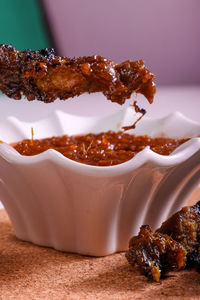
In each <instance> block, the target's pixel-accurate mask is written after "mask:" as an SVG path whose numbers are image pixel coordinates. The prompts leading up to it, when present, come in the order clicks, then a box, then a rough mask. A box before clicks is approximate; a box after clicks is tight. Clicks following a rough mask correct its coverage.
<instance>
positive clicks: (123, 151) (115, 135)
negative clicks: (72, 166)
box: [13, 131, 188, 166]
mask: <svg viewBox="0 0 200 300" xmlns="http://www.w3.org/2000/svg"><path fill="white" fill-rule="evenodd" d="M187 140H188V139H171V138H164V137H160V138H150V137H148V136H134V135H131V134H127V133H123V132H112V131H108V132H103V133H99V134H87V135H77V136H67V135H64V136H61V137H52V138H45V139H41V140H36V139H30V140H23V141H21V142H18V143H16V144H14V145H13V147H14V148H15V149H16V150H17V151H18V152H19V153H20V154H22V155H36V154H39V153H41V152H44V151H45V150H48V149H55V150H57V151H59V152H61V153H62V154H63V155H64V156H66V157H68V158H70V159H72V160H75V161H78V162H81V163H85V164H89V165H96V166H112V165H117V164H120V163H123V162H125V161H127V160H129V159H131V158H132V157H134V156H135V155H136V154H137V153H138V152H139V151H141V150H143V149H144V148H145V147H146V146H150V147H151V149H152V150H153V151H155V152H157V153H159V154H162V155H169V154H170V153H171V152H172V151H173V150H174V149H175V148H176V147H178V146H179V145H181V144H182V143H184V142H186V141H187Z"/></svg>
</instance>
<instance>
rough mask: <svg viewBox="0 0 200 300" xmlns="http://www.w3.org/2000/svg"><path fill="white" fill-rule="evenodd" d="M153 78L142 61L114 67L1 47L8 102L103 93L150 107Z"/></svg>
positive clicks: (0, 73)
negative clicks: (135, 97)
mask: <svg viewBox="0 0 200 300" xmlns="http://www.w3.org/2000/svg"><path fill="white" fill-rule="evenodd" d="M153 79H154V75H153V74H152V73H151V72H150V71H149V70H148V69H147V68H146V67H145V65H144V62H143V61H142V60H139V61H134V62H131V61H130V60H127V61H125V62H123V63H121V64H116V63H114V62H112V61H111V60H109V59H106V58H104V57H102V56H90V57H79V58H73V59H70V58H67V57H60V56H56V55H55V52H54V49H47V48H46V49H43V50H40V51H31V50H25V51H17V50H16V49H15V48H13V47H12V46H11V45H4V44H2V45H0V90H1V91H2V92H3V93H4V94H6V95H7V96H8V97H10V98H14V99H21V97H22V95H24V96H26V97H27V99H28V100H34V99H38V100H41V101H44V102H52V101H54V100H55V99H56V98H60V99H62V100H64V99H68V98H70V97H74V96H78V95H80V94H82V93H85V92H88V93H94V92H102V93H103V94H104V95H105V96H106V97H107V99H109V100H111V101H113V102H117V103H119V104H123V103H124V102H125V100H126V99H128V98H130V96H131V94H132V93H133V92H136V93H141V94H143V95H144V96H145V97H146V98H147V100H148V101H149V102H150V103H152V102H153V98H154V94H155V92H156V88H155V84H154V82H153Z"/></svg>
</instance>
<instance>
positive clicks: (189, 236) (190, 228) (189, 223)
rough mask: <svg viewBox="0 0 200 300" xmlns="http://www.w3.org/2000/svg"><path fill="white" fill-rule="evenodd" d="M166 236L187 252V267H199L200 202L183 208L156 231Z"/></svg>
mask: <svg viewBox="0 0 200 300" xmlns="http://www.w3.org/2000/svg"><path fill="white" fill-rule="evenodd" d="M157 232H159V233H163V234H168V235H169V236H170V237H172V238H173V239H174V240H175V241H177V242H179V243H180V244H181V245H182V246H183V247H184V248H185V249H186V250H187V258H188V259H187V265H188V266H191V265H193V264H199V266H200V201H199V202H197V203H196V204H195V205H194V206H190V207H187V206H186V207H183V208H182V209H181V210H180V211H179V212H177V213H175V214H174V215H173V216H171V217H170V218H169V219H168V220H166V221H165V222H164V223H163V224H162V226H161V227H160V228H159V229H158V230H157Z"/></svg>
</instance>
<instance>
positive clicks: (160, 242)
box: [126, 225, 186, 282]
mask: <svg viewBox="0 0 200 300" xmlns="http://www.w3.org/2000/svg"><path fill="white" fill-rule="evenodd" d="M126 258H127V260H128V262H129V263H130V264H131V265H133V266H135V267H136V268H138V269H139V270H140V271H141V272H142V273H143V274H145V275H146V276H147V277H149V278H151V279H153V280H155V281H157V282H159V281H160V277H161V276H162V275H165V274H167V273H168V272H169V271H173V270H181V269H183V268H184V267H185V262H186V251H185V249H184V247H183V246H182V245H181V244H179V243H177V242H176V241H174V240H173V239H172V238H171V237H169V236H168V235H166V234H161V233H158V232H156V233H153V232H152V230H151V228H150V227H149V226H148V225H145V226H142V227H141V228H140V232H139V234H138V236H134V237H132V239H131V240H130V242H129V250H128V251H127V252H126Z"/></svg>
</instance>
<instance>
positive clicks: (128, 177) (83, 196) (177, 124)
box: [0, 108, 200, 256]
mask: <svg viewBox="0 0 200 300" xmlns="http://www.w3.org/2000/svg"><path fill="white" fill-rule="evenodd" d="M134 117H135V113H134V111H133V109H132V108H128V109H126V110H124V111H120V112H118V113H116V114H114V115H112V116H108V117H104V118H86V117H77V116H73V115H68V114H66V113H63V112H60V111H57V112H55V113H54V114H53V115H51V116H50V117H49V118H47V119H45V120H41V121H39V122H36V123H24V122H20V121H19V120H17V119H15V118H13V117H9V118H8V119H7V120H5V121H4V122H2V123H1V124H0V140H2V141H4V143H2V144H0V199H1V200H2V202H3V204H4V207H5V209H6V210H7V212H8V215H9V217H10V219H11V222H12V224H13V227H14V231H15V233H16V236H17V237H18V238H19V239H21V240H24V241H30V242H32V243H35V244H37V245H41V246H47V247H53V248H55V249H58V250H61V251H67V252H74V253H80V254H85V255H92V256H104V255H108V254H111V253H114V252H118V251H124V250H126V249H127V247H128V241H129V239H130V237H131V236H132V235H133V234H136V233H137V232H138V230H139V227H140V226H141V225H142V224H149V225H151V226H152V227H153V228H157V227H159V226H160V224H161V222H162V221H163V220H164V219H166V218H167V217H168V216H169V215H171V214H172V213H174V212H175V211H177V210H178V209H179V208H180V207H182V206H183V205H184V204H185V203H186V201H187V199H188V196H189V194H190V193H191V192H192V191H193V190H194V188H195V186H196V185H197V183H198V182H199V179H200V138H192V139H191V140H189V141H188V142H186V143H185V144H183V145H181V146H180V147H179V148H177V149H176V150H175V151H174V152H173V153H172V154H171V155H169V156H162V155H159V154H156V153H154V152H152V151H151V150H150V148H149V147H146V148H145V149H144V150H143V151H141V152H140V153H138V154H137V155H136V156H135V157H134V158H132V159H131V160H129V161H127V162H125V163H123V164H120V165H115V166H109V167H97V166H90V165H85V164H81V163H78V162H75V161H72V160H70V159H68V158H66V157H64V156H63V155H61V154H60V153H58V152H57V151H55V150H48V151H46V152H44V153H41V154H39V155H36V156H32V157H30V156H29V157H28V156H21V155H20V154H19V153H18V152H17V151H16V150H15V149H14V148H12V147H11V146H10V145H9V144H8V143H11V142H16V141H19V140H22V139H24V138H30V137H31V127H33V128H34V133H35V138H44V137H49V136H53V135H62V134H69V135H71V134H85V133H89V132H93V133H97V132H102V131H107V130H115V131H118V130H119V129H120V127H121V126H123V125H125V124H126V125H127V124H129V123H130V122H131V121H133V118H134ZM130 133H131V132H130ZM134 134H136V135H143V134H146V135H150V136H152V137H155V136H161V135H163V134H165V136H170V137H180V138H181V137H194V136H197V135H199V134H200V124H197V123H195V122H193V121H191V120H188V119H187V118H185V117H184V116H183V115H181V114H180V113H173V114H171V115H168V116H167V117H165V118H162V119H157V120H150V119H147V118H146V119H145V118H144V119H143V120H142V121H141V122H140V124H138V126H137V128H136V129H135V131H134Z"/></svg>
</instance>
